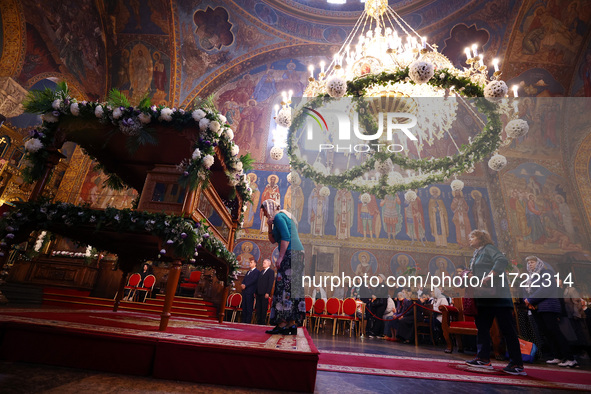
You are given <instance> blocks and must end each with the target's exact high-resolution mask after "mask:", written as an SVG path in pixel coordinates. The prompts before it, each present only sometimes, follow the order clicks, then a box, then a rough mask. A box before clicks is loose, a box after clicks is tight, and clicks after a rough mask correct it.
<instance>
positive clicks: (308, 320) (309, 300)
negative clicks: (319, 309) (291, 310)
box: [304, 296, 314, 327]
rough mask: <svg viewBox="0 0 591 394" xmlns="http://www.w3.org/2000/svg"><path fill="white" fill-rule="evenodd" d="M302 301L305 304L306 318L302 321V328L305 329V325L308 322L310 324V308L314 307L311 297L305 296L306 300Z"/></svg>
mask: <svg viewBox="0 0 591 394" xmlns="http://www.w3.org/2000/svg"><path fill="white" fill-rule="evenodd" d="M304 301H305V303H306V318H305V319H304V327H306V324H307V323H308V322H310V324H312V307H313V306H314V300H313V299H312V297H310V296H306V298H304Z"/></svg>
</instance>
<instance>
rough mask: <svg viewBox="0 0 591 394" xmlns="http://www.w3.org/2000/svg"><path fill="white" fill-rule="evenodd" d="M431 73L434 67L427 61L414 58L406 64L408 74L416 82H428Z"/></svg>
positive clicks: (433, 71)
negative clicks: (408, 64)
mask: <svg viewBox="0 0 591 394" xmlns="http://www.w3.org/2000/svg"><path fill="white" fill-rule="evenodd" d="M433 74H435V68H434V67H433V64H431V63H429V62H423V61H420V60H415V61H414V62H412V63H411V64H410V66H408V76H409V77H410V79H412V81H413V82H414V83H416V84H422V83H425V82H428V81H429V80H430V79H431V77H432V76H433Z"/></svg>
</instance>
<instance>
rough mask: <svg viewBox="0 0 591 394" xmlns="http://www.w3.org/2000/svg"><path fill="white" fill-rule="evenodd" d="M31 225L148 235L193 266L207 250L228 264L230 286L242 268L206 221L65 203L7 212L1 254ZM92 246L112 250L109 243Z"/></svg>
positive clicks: (26, 206)
mask: <svg viewBox="0 0 591 394" xmlns="http://www.w3.org/2000/svg"><path fill="white" fill-rule="evenodd" d="M30 224H34V226H35V229H37V230H51V231H54V232H55V233H59V230H56V228H57V227H59V226H63V228H64V229H68V230H71V229H75V228H77V227H80V226H93V227H95V228H96V230H97V231H99V230H106V231H112V232H120V233H123V232H132V233H149V234H151V235H154V236H156V237H158V238H160V240H161V241H162V245H163V249H162V250H161V251H160V254H161V255H164V256H165V255H167V254H171V252H172V253H173V254H174V256H175V257H177V258H179V259H181V260H185V261H187V262H191V263H193V262H194V261H195V259H194V257H195V255H196V254H197V253H199V251H200V250H201V249H204V250H207V251H208V252H209V253H211V254H213V255H215V256H216V257H217V258H218V259H220V260H222V261H225V262H226V263H227V264H228V268H229V275H228V278H227V283H228V284H229V283H232V281H233V279H234V278H235V275H236V273H237V272H238V269H239V268H240V265H239V263H238V261H237V260H236V256H235V255H234V253H232V252H230V251H228V250H227V249H226V247H225V246H224V244H223V243H222V242H221V241H220V240H219V239H217V238H216V237H214V236H213V235H211V233H210V231H209V227H208V226H207V225H206V222H205V220H202V221H200V222H194V221H193V220H189V219H187V218H183V217H180V216H175V215H166V214H163V213H149V212H144V211H133V210H131V209H115V208H107V209H105V210H98V209H91V208H88V207H84V206H77V205H73V204H66V203H58V204H51V203H46V202H41V203H39V202H26V203H16V210H14V211H12V212H10V213H5V214H4V217H3V218H2V220H0V254H1V255H4V254H6V253H7V251H8V250H10V247H11V246H12V245H13V243H14V240H15V239H16V240H18V239H19V237H17V235H18V233H19V231H21V230H26V229H27V228H28V227H27V225H30ZM20 235H21V236H22V235H23V234H20ZM25 235H26V234H25ZM93 246H97V247H98V248H100V249H101V250H106V251H110V250H109V248H110V246H109V245H108V244H103V245H93ZM156 257H157V256H154V258H156Z"/></svg>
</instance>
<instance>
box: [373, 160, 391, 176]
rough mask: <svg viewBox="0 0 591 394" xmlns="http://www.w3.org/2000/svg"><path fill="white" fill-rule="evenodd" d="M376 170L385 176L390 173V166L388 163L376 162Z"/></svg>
mask: <svg viewBox="0 0 591 394" xmlns="http://www.w3.org/2000/svg"><path fill="white" fill-rule="evenodd" d="M374 168H375V170H376V171H377V172H379V173H380V174H385V173H387V172H388V171H390V165H389V164H388V162H386V161H376V162H375V164H374Z"/></svg>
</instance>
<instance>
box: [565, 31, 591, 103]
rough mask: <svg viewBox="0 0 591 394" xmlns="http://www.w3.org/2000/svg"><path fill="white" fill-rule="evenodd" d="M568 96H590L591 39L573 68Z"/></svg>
mask: <svg viewBox="0 0 591 394" xmlns="http://www.w3.org/2000/svg"><path fill="white" fill-rule="evenodd" d="M570 96H571V97H581V96H584V97H591V41H589V45H588V46H587V49H586V50H585V51H584V52H583V56H582V57H581V59H580V61H579V63H578V64H577V66H576V68H575V73H574V77H573V81H572V85H571V88H570Z"/></svg>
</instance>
